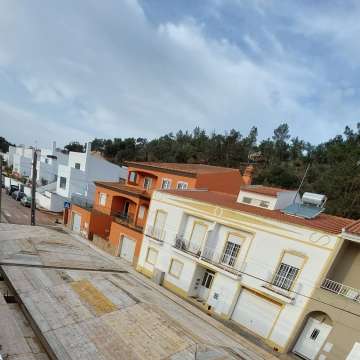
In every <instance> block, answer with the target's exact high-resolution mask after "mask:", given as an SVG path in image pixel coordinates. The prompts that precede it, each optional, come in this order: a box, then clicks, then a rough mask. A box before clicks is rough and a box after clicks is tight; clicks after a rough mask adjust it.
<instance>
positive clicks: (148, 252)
mask: <svg viewBox="0 0 360 360" xmlns="http://www.w3.org/2000/svg"><path fill="white" fill-rule="evenodd" d="M151 251H154V252H155V253H156V255H155V261H154V262H151V261H149V254H150V252H151ZM158 256H159V251H157V250H156V249H155V248H153V247H148V249H147V252H146V259H145V261H146V262H147V263H148V264H150V265H155V264H156V262H157V258H158Z"/></svg>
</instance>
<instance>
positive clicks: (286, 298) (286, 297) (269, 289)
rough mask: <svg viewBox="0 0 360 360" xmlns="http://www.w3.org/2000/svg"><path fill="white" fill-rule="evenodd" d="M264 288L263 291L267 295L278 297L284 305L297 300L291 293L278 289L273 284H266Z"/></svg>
mask: <svg viewBox="0 0 360 360" xmlns="http://www.w3.org/2000/svg"><path fill="white" fill-rule="evenodd" d="M262 288H263V291H265V292H266V293H268V294H271V295H273V296H276V297H277V298H279V299H280V300H282V301H283V302H284V303H287V304H291V303H292V302H293V301H294V300H295V297H294V296H291V295H290V294H291V291H288V290H284V289H281V288H278V287H276V286H274V285H271V284H264V285H262Z"/></svg>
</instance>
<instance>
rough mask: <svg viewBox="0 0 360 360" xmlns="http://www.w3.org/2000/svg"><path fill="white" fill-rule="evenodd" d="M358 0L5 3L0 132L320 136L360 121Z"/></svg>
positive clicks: (45, 138)
mask: <svg viewBox="0 0 360 360" xmlns="http://www.w3.org/2000/svg"><path fill="white" fill-rule="evenodd" d="M359 18H360V2H359V1H357V0H354V1H350V0H349V1H345V0H339V1H337V0H333V1H325V0H317V1H313V0H302V1H285V0H277V1H275V0H274V1H272V0H106V1H98V0H77V1H73V0H62V1H56V0H49V1H43V0H31V1H27V0H17V1H14V0H0V136H5V137H6V138H8V139H9V140H10V141H13V142H16V143H26V144H29V145H32V144H34V143H35V141H36V142H37V143H38V144H39V145H42V146H46V145H49V146H50V143H51V141H52V140H53V139H55V140H57V141H58V143H59V144H62V145H63V144H65V143H67V142H69V141H71V140H79V141H82V142H83V141H86V140H90V139H92V138H93V137H106V138H109V137H110V138H113V137H127V136H135V137H148V138H152V137H155V136H158V135H161V134H164V133H165V132H169V131H177V130H178V129H183V130H184V129H193V128H194V127H195V126H200V127H202V128H205V129H206V130H208V131H212V130H217V131H221V132H223V131H224V130H226V129H230V128H236V129H238V130H240V131H241V132H242V133H247V132H248V131H249V129H250V128H251V127H252V126H253V125H255V126H257V127H258V129H259V135H260V138H264V137H268V136H271V134H272V130H273V129H274V128H275V127H276V126H277V125H278V124H279V123H281V122H288V123H289V125H290V128H291V133H292V134H293V135H299V136H301V137H302V138H304V139H306V140H309V141H312V142H315V143H318V142H321V141H324V140H325V139H327V138H329V137H331V136H334V135H335V134H337V133H341V132H342V130H343V128H344V127H345V125H347V124H348V125H350V126H352V127H355V124H356V123H357V122H359V121H360V101H359V93H360V90H359V86H360V68H359V64H360V43H359V39H360V22H359Z"/></svg>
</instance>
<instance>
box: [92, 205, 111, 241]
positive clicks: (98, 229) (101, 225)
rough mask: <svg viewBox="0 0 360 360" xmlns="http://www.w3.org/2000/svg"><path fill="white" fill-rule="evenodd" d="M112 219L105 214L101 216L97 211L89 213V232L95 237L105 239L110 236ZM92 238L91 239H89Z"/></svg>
mask: <svg viewBox="0 0 360 360" xmlns="http://www.w3.org/2000/svg"><path fill="white" fill-rule="evenodd" d="M111 222H112V217H111V216H109V215H106V214H102V213H101V212H99V211H97V210H93V211H92V213H91V228H90V231H91V233H92V235H93V234H95V235H98V236H100V237H102V238H103V239H107V238H108V237H109V235H110V229H111ZM91 238H92V237H91Z"/></svg>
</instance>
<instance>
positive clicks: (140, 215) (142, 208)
mask: <svg viewBox="0 0 360 360" xmlns="http://www.w3.org/2000/svg"><path fill="white" fill-rule="evenodd" d="M145 211H146V206H144V205H140V207H139V213H138V219H140V220H143V219H144V217H145Z"/></svg>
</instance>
